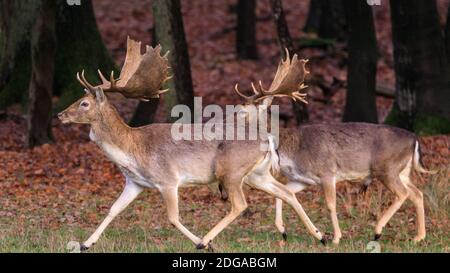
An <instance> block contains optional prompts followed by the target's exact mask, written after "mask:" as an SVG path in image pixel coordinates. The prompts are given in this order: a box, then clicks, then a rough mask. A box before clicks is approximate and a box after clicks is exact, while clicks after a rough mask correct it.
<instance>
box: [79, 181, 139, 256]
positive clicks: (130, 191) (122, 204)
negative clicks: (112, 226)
mask: <svg viewBox="0 0 450 273" xmlns="http://www.w3.org/2000/svg"><path fill="white" fill-rule="evenodd" d="M142 191H143V188H142V187H141V186H139V185H137V184H135V183H133V182H130V181H127V184H126V185H125V189H124V190H123V192H122V194H121V195H120V196H119V198H118V199H117V200H116V202H114V204H113V205H112V207H111V209H110V210H109V213H108V216H106V218H105V220H103V222H102V223H101V224H100V226H99V227H98V228H97V229H96V230H95V232H94V233H93V234H92V235H91V237H89V239H88V240H87V241H86V242H84V243H83V244H82V245H81V250H87V249H88V248H90V247H91V246H92V245H93V244H95V243H96V242H97V240H98V239H99V238H100V235H101V234H102V233H103V231H105V229H106V228H107V227H108V225H109V223H111V221H112V220H114V218H115V217H116V216H117V215H118V214H119V213H121V212H122V211H123V210H124V209H125V208H126V207H127V206H128V205H129V204H130V203H131V202H133V200H134V199H136V197H137V196H138V195H139V194H140V193H141V192H142Z"/></svg>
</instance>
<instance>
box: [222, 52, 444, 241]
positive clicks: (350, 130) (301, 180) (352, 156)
mask: <svg viewBox="0 0 450 273" xmlns="http://www.w3.org/2000/svg"><path fill="white" fill-rule="evenodd" d="M297 63H300V64H301V65H297ZM304 64H305V61H298V60H297V57H296V56H294V57H293V60H292V61H291V60H290V58H289V52H287V60H286V61H284V62H282V64H281V65H280V69H279V70H278V72H277V75H278V74H279V73H280V74H284V77H280V78H282V79H283V81H287V82H286V83H283V82H281V83H277V82H274V83H273V84H272V86H271V87H270V88H269V90H265V89H264V88H263V87H262V84H261V82H260V84H259V85H258V87H255V86H254V85H253V84H252V87H253V92H254V95H252V96H245V95H243V94H242V93H241V92H239V90H238V89H237V86H236V92H237V94H238V95H240V96H241V97H243V98H244V99H245V100H246V103H245V105H247V106H252V107H253V106H254V105H256V106H259V107H258V110H259V111H266V109H267V107H268V106H270V105H271V103H272V100H273V98H274V97H275V96H281V95H283V94H286V93H285V92H288V91H289V90H293V89H294V88H293V86H290V84H293V83H296V82H297V83H298V81H289V79H291V78H293V77H296V76H297V75H299V73H292V72H293V70H292V69H294V68H295V69H298V68H299V67H304ZM301 82H303V81H301ZM288 83H289V84H288ZM280 86H282V87H283V88H280ZM274 88H277V89H279V91H278V92H277V93H278V94H277V95H273V94H271V92H272V91H271V90H273V89H274ZM303 88H304V86H303V85H299V86H298V88H297V89H298V90H301V89H303ZM280 89H282V90H280ZM279 94H281V95H279ZM291 97H292V98H294V99H298V100H302V99H303V94H298V95H297V96H291ZM261 106H262V107H261ZM248 113H249V111H246V108H245V106H244V107H243V109H242V110H241V114H244V115H247V116H248V115H249V114H248ZM248 118H249V119H251V117H248ZM228 145H229V147H226V149H225V154H224V155H223V157H225V158H226V159H227V161H228V162H236V160H239V157H240V156H242V153H240V154H238V153H235V151H236V149H235V148H234V147H233V146H236V145H239V144H238V143H230V144H228ZM255 148H256V147H252V146H247V148H246V152H245V154H246V155H247V156H246V158H245V160H246V161H248V162H253V161H254V160H255V159H252V158H251V157H250V156H249V154H250V155H251V153H249V152H248V151H251V150H252V149H255ZM277 152H278V155H279V172H278V173H277V174H274V178H275V179H276V180H278V181H281V182H283V183H284V184H285V186H286V187H287V188H288V189H289V191H290V193H292V194H293V193H297V192H299V191H301V190H303V189H305V188H307V187H309V186H316V185H318V186H321V187H322V189H323V191H324V195H325V201H326V204H327V207H328V209H329V211H330V214H331V221H332V224H333V228H334V238H333V243H335V244H338V243H339V240H340V239H341V237H342V233H341V230H340V228H339V223H338V218H337V213H336V184H337V183H338V182H341V181H354V182H361V183H363V185H365V186H367V185H368V184H369V183H370V181H371V179H373V178H377V179H379V180H380V181H381V182H382V184H383V185H385V186H386V187H387V188H388V189H389V190H390V191H391V192H393V193H394V194H395V200H394V202H393V203H392V204H391V206H390V207H389V208H388V209H387V210H386V211H385V212H384V213H383V214H382V215H381V217H380V218H379V220H378V223H377V225H376V227H375V239H376V240H378V239H379V238H380V236H381V232H382V230H383V228H384V227H385V225H386V224H387V222H388V221H389V220H390V219H391V217H392V216H393V215H394V214H395V212H396V211H397V210H398V209H399V208H400V207H401V205H402V204H403V202H404V201H405V200H406V199H409V200H411V201H412V202H413V204H414V206H415V208H416V214H417V220H416V225H417V235H416V236H415V237H414V239H413V240H414V241H415V242H418V241H421V240H423V239H424V238H425V234H426V232H425V213H424V204H423V194H422V192H421V191H420V190H419V189H418V188H417V187H416V186H415V185H414V184H413V183H412V181H411V179H410V174H411V171H412V170H413V169H414V170H416V171H418V172H422V173H435V172H432V171H428V170H426V169H425V168H424V167H423V164H422V161H421V159H420V144H419V141H418V138H417V136H415V135H414V134H413V133H411V132H408V131H406V130H403V129H399V128H394V127H390V126H386V125H376V124H367V123H335V124H317V125H303V126H300V128H298V129H283V128H281V129H280V136H279V143H278V150H277ZM235 173H236V172H235ZM238 176H239V175H238ZM256 180H260V181H259V182H257V183H256V185H254V186H255V187H256V188H260V189H261V188H266V191H269V189H267V188H270V190H272V191H273V190H275V188H274V187H273V183H271V184H269V185H267V184H265V183H264V182H263V180H267V179H266V178H264V179H261V178H258V179H254V181H256ZM277 185H278V184H277ZM263 190H264V189H263ZM275 224H276V227H277V228H278V230H279V231H280V232H281V233H282V235H283V238H284V239H285V240H286V237H287V236H286V233H285V227H284V224H283V219H282V200H281V199H277V200H276V220H275Z"/></svg>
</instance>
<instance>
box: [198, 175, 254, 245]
mask: <svg viewBox="0 0 450 273" xmlns="http://www.w3.org/2000/svg"><path fill="white" fill-rule="evenodd" d="M224 187H225V189H226V190H227V193H228V199H229V200H230V202H231V211H230V212H229V213H228V214H227V216H225V217H224V218H223V219H222V220H220V222H219V223H218V224H217V225H215V226H214V228H213V229H211V231H209V232H208V234H206V236H205V237H203V240H202V242H201V244H199V245H198V246H197V248H198V249H203V248H205V247H206V246H208V245H209V243H210V242H211V241H212V240H213V239H214V238H215V237H216V236H217V235H218V234H219V233H220V232H221V231H222V230H224V229H225V228H226V227H227V226H228V225H229V224H231V223H232V222H233V221H234V220H235V219H236V218H237V217H238V216H239V215H240V214H241V213H242V212H243V211H244V210H245V209H246V208H247V201H246V200H245V195H244V192H243V191H242V183H239V185H238V184H234V185H232V184H226V183H225V184H224Z"/></svg>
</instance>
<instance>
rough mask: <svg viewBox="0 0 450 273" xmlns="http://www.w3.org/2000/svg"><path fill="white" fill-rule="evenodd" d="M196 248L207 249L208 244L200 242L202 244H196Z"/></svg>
mask: <svg viewBox="0 0 450 273" xmlns="http://www.w3.org/2000/svg"><path fill="white" fill-rule="evenodd" d="M195 248H196V249H198V250H201V249H205V248H206V246H205V245H204V244H202V243H200V244H198V245H196V246H195Z"/></svg>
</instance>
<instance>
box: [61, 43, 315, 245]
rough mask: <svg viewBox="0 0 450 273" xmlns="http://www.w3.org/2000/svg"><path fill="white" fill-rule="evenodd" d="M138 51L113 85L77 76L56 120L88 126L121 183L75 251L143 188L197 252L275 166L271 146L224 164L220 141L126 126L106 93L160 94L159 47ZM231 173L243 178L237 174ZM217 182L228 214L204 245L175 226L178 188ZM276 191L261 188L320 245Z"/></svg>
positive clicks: (131, 49) (164, 73)
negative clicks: (77, 93)
mask: <svg viewBox="0 0 450 273" xmlns="http://www.w3.org/2000/svg"><path fill="white" fill-rule="evenodd" d="M140 50H141V44H140V43H138V42H135V41H132V40H130V39H129V40H128V44H127V55H126V60H125V64H124V66H123V68H122V71H121V74H120V79H119V80H116V79H114V75H113V74H111V77H110V81H108V80H106V78H105V77H104V76H103V75H102V74H101V73H99V74H100V78H101V79H102V84H101V85H99V86H93V85H91V84H90V83H89V82H88V81H87V80H86V78H85V76H84V73H82V74H81V76H80V75H78V74H77V78H78V80H79V82H80V83H81V84H82V86H84V88H85V91H86V95H85V96H84V97H82V98H81V99H79V100H78V101H77V102H75V103H74V104H72V105H71V106H69V107H68V108H67V109H66V110H64V111H63V112H61V113H59V114H58V117H59V118H60V119H61V121H62V122H63V123H69V122H73V123H84V124H89V125H90V126H91V129H90V133H89V136H90V138H91V140H92V141H94V142H95V143H96V144H97V145H98V146H99V147H100V148H101V150H102V151H103V152H104V153H105V154H106V155H107V157H108V158H109V159H110V160H111V161H113V162H114V163H115V164H116V165H117V166H118V167H119V168H120V170H121V171H122V173H123V174H124V176H125V180H126V184H125V188H124V190H123V192H122V194H121V195H120V197H119V198H118V199H117V201H116V202H115V203H114V204H113V206H112V207H111V209H110V211H109V213H108V215H107V217H106V218H105V219H104V221H103V222H102V223H101V224H100V226H99V227H98V228H97V230H96V231H95V232H94V233H93V234H92V235H91V236H90V237H89V239H88V240H87V241H85V242H84V243H83V244H82V245H81V249H82V250H86V249H88V248H89V247H91V246H92V245H93V244H94V243H95V242H97V240H98V239H99V237H100V235H101V234H102V233H103V231H104V230H105V229H106V227H107V226H108V225H109V223H110V222H111V221H112V220H113V219H114V218H115V217H116V216H117V215H118V214H119V213H120V212H121V211H123V210H124V209H125V208H126V207H127V206H128V205H129V204H130V203H131V202H132V201H133V200H134V199H135V198H136V197H137V196H138V195H139V194H140V193H141V192H142V191H143V190H144V189H145V188H155V189H157V190H159V192H160V193H161V194H162V196H163V199H164V201H165V204H166V206H167V213H168V217H169V221H170V223H171V224H173V225H174V226H175V227H176V228H177V229H179V230H180V231H181V232H182V233H183V234H184V235H185V236H187V237H188V238H189V239H190V240H191V241H193V242H194V243H195V244H196V245H197V248H205V247H207V246H209V242H210V241H211V240H212V239H213V238H214V237H215V236H216V235H217V234H218V233H219V232H220V231H221V230H222V229H223V228H225V227H226V226H227V225H228V224H229V223H231V221H233V220H234V219H235V218H236V217H237V216H238V215H239V214H240V213H241V212H242V211H243V210H244V209H245V208H246V207H247V204H246V201H245V196H244V194H243V191H242V181H243V180H244V181H246V182H247V184H249V185H251V186H254V187H256V188H261V187H260V186H258V185H256V184H257V183H256V180H253V179H252V177H253V176H257V177H260V176H261V174H263V176H264V175H265V176H267V177H269V175H268V171H270V167H271V166H274V164H273V159H274V155H275V154H276V153H275V152H274V147H273V142H271V145H272V148H271V150H270V152H265V151H261V149H259V148H257V149H256V148H255V149H253V150H251V151H249V153H248V154H247V156H240V160H238V161H235V162H226V157H224V156H222V155H225V154H228V151H225V150H224V149H226V147H227V145H226V144H225V143H224V141H220V140H212V141H207V140H174V139H173V138H172V136H171V127H172V124H152V125H148V126H144V127H139V128H131V127H129V126H128V125H127V124H126V123H125V122H124V121H123V120H122V118H121V117H120V116H119V115H118V113H117V111H116V110H115V108H114V107H113V106H112V105H111V104H110V103H109V102H108V99H107V97H106V96H105V94H104V92H120V93H122V94H123V95H125V96H126V97H130V98H138V99H149V98H152V97H156V96H159V95H160V94H161V93H164V92H165V91H166V90H160V89H161V86H162V84H163V83H164V81H165V80H167V78H168V68H169V67H168V59H167V58H166V56H167V55H165V56H161V55H160V50H161V47H160V46H158V47H156V48H152V47H149V46H147V50H146V53H145V54H144V55H141V52H140ZM285 76H286V75H283V74H280V75H278V76H277V77H275V80H274V82H276V81H283V78H285ZM294 91H297V89H295V90H294ZM269 140H270V139H269ZM231 142H237V143H239V144H238V146H239V147H238V148H239V150H235V151H234V152H233V151H229V152H231V153H234V154H238V152H242V150H243V149H246V148H245V146H246V145H252V147H254V146H255V143H259V141H231ZM236 147H237V146H236ZM218 157H220V160H218V159H217V158H218ZM247 157H248V160H247ZM235 170H237V171H238V173H242V175H241V176H237V175H235ZM244 176H245V178H244ZM219 181H220V183H221V184H222V185H225V187H226V190H227V193H228V195H229V199H230V200H231V203H232V211H231V213H230V214H229V215H227V217H225V218H224V219H223V220H222V221H221V222H220V223H219V224H218V225H217V226H216V227H215V228H214V229H213V230H212V231H211V232H209V233H208V234H207V235H206V236H205V238H203V240H202V239H200V238H199V237H197V236H196V235H194V234H193V233H192V232H190V231H189V230H188V229H187V228H186V227H185V226H183V224H182V223H181V222H180V221H179V211H178V188H179V187H186V186H196V185H206V184H210V183H216V182H219ZM267 183H268V182H267ZM267 183H266V184H267ZM274 183H275V182H274ZM276 187H277V189H276V190H267V189H264V188H263V190H265V191H267V192H269V193H270V194H272V195H273V196H275V197H277V198H281V199H282V200H283V201H285V202H287V203H288V204H289V205H291V206H292V207H293V208H294V209H295V210H296V212H297V213H298V216H299V217H300V219H301V220H302V221H303V222H304V223H305V224H306V226H307V229H308V230H309V231H310V232H311V233H312V234H313V236H314V237H315V238H317V239H319V240H322V241H323V236H322V234H321V233H320V232H319V230H318V229H317V228H316V227H315V226H314V225H313V223H312V222H311V221H310V219H309V218H308V216H307V215H306V213H305V212H304V211H303V208H302V207H301V205H300V203H299V202H298V200H297V199H296V198H295V196H294V195H293V194H292V192H291V191H290V190H289V189H288V188H287V187H286V186H284V185H282V184H279V185H277V186H276Z"/></svg>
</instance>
